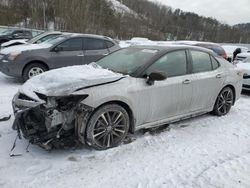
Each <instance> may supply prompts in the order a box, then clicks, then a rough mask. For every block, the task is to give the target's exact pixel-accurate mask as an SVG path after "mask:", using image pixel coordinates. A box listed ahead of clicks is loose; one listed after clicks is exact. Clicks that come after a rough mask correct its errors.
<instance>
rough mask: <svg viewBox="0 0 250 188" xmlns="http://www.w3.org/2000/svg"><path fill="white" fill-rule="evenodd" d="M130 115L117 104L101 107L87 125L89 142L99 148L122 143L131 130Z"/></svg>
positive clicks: (103, 148) (102, 148)
mask: <svg viewBox="0 0 250 188" xmlns="http://www.w3.org/2000/svg"><path fill="white" fill-rule="evenodd" d="M129 122H130V121H129V115H128V113H127V111H126V110H125V109H124V108H123V107H121V106H120V105H117V104H109V105H105V106H102V107H100V108H99V109H98V110H97V111H96V112H95V113H94V114H93V116H92V117H91V118H90V120H89V122H88V125H87V130H86V131H87V143H88V144H89V145H90V146H91V147H94V148H95V149H98V150H105V149H108V148H112V147H116V146H118V145H120V144H121V143H122V142H123V140H124V139H125V137H126V135H127V133H128V130H129V124H130V123H129Z"/></svg>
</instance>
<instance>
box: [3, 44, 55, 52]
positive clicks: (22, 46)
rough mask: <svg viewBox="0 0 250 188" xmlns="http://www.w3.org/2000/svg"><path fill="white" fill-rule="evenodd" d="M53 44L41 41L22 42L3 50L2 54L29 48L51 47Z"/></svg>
mask: <svg viewBox="0 0 250 188" xmlns="http://www.w3.org/2000/svg"><path fill="white" fill-rule="evenodd" d="M51 46H52V45H51V44H47V43H40V44H22V45H17V46H11V47H8V48H4V49H3V50H1V54H5V55H7V54H10V53H20V52H23V51H27V50H37V49H44V48H49V47H51Z"/></svg>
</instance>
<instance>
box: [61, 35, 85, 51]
mask: <svg viewBox="0 0 250 188" xmlns="http://www.w3.org/2000/svg"><path fill="white" fill-rule="evenodd" d="M57 47H59V48H62V51H80V50H82V38H73V39H69V40H67V41H65V42H63V43H61V44H59V45H58V46H57Z"/></svg>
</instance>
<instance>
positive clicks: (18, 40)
mask: <svg viewBox="0 0 250 188" xmlns="http://www.w3.org/2000/svg"><path fill="white" fill-rule="evenodd" d="M27 40H28V39H17V40H10V41H8V42H4V43H2V44H1V46H2V47H6V46H9V45H11V44H15V43H22V44H26V43H27V42H26V41H27Z"/></svg>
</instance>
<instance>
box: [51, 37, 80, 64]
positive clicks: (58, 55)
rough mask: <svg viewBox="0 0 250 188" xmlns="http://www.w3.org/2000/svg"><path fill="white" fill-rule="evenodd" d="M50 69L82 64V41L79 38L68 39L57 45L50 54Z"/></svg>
mask: <svg viewBox="0 0 250 188" xmlns="http://www.w3.org/2000/svg"><path fill="white" fill-rule="evenodd" d="M50 53H51V58H50V61H51V63H50V64H51V67H52V68H59V67H65V66H72V65H82V64H83V60H84V59H83V58H84V53H83V39H82V38H81V37H77V38H71V39H68V40H66V41H64V42H62V43H61V44H59V45H57V46H56V47H55V48H54V49H53V50H52V51H51V52H50Z"/></svg>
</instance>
